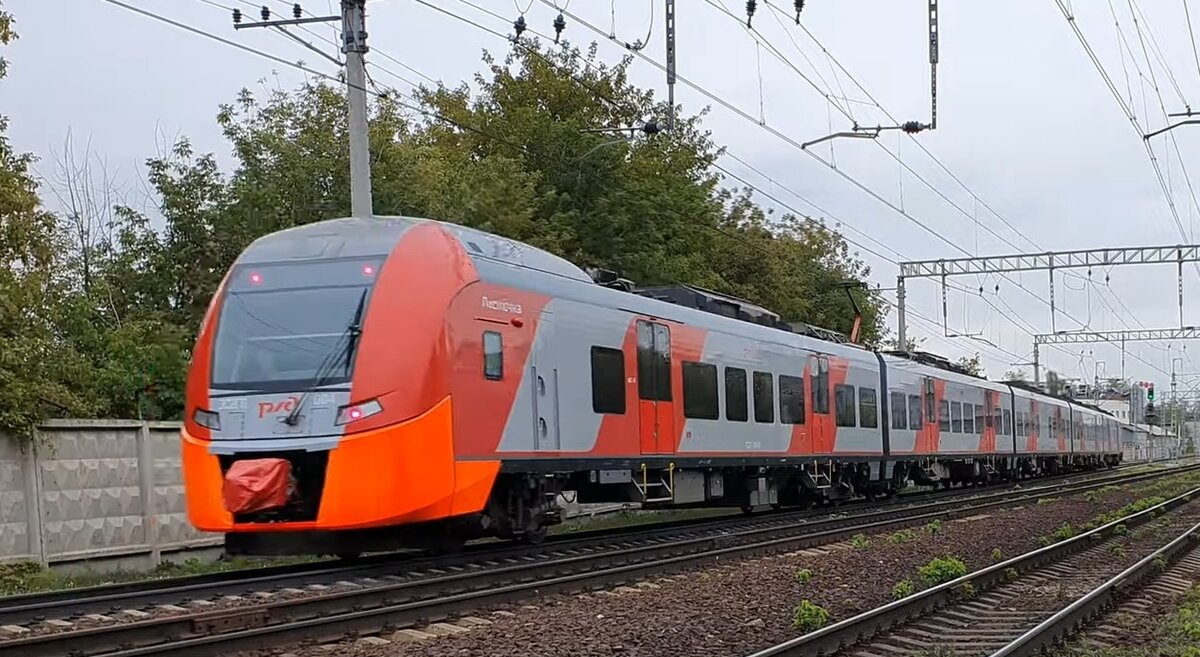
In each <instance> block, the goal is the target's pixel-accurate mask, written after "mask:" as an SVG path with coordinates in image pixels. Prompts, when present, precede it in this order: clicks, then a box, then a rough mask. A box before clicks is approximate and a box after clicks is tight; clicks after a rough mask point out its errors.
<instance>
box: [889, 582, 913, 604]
mask: <svg viewBox="0 0 1200 657" xmlns="http://www.w3.org/2000/svg"><path fill="white" fill-rule="evenodd" d="M914 591H916V588H915V587H913V583H912V582H911V581H910V580H907V579H902V580H900V581H899V582H896V585H895V586H893V587H892V598H894V599H896V600H902V599H904V598H907V597H908V596H910V595H912V594H913V592H914Z"/></svg>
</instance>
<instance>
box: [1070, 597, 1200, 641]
mask: <svg viewBox="0 0 1200 657" xmlns="http://www.w3.org/2000/svg"><path fill="white" fill-rule="evenodd" d="M1086 655H1087V657H1200V585H1196V586H1193V587H1192V589H1191V590H1190V591H1188V592H1187V595H1185V596H1184V599H1183V601H1182V602H1181V603H1180V605H1179V607H1178V608H1176V609H1175V611H1174V612H1173V613H1172V614H1171V615H1170V616H1168V617H1167V618H1166V619H1165V620H1164V621H1162V622H1161V624H1160V625H1159V626H1158V628H1157V629H1156V631H1155V632H1154V643H1153V645H1148V646H1142V647H1138V648H1120V649H1105V650H1100V651H1093V652H1088V653H1086Z"/></svg>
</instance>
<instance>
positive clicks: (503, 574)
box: [0, 466, 1200, 657]
mask: <svg viewBox="0 0 1200 657" xmlns="http://www.w3.org/2000/svg"><path fill="white" fill-rule="evenodd" d="M1198 467H1200V466H1187V467H1180V468H1173V469H1168V470H1164V471H1155V472H1148V473H1142V474H1137V475H1124V476H1121V477H1102V478H1099V479H1092V480H1088V481H1085V482H1064V483H1061V484H1057V485H1048V486H1041V487H1038V488H1035V489H1031V490H1009V491H1002V492H998V493H992V494H988V495H970V496H964V495H962V494H961V492H960V494H959V495H957V496H955V497H954V498H952V499H945V500H940V501H935V502H928V503H923V504H915V505H911V506H908V505H892V506H890V507H888V508H883V509H876V510H872V511H869V512H866V513H862V514H856V515H854V516H849V517H829V518H825V519H819V520H817V519H813V520H810V521H807V522H801V521H797V520H794V519H793V520H792V521H790V522H778V521H777V520H778V517H776V519H775V520H773V521H771V522H767V521H766V520H765V519H764V520H762V521H758V522H757V523H754V522H752V523H750V525H751V526H745V525H743V526H741V527H737V528H734V527H731V526H722V524H721V523H713V524H711V525H710V526H709V527H708V528H707V529H694V528H693V529H689V530H688V531H686V532H676V533H674V534H672V533H670V532H664V530H662V529H658V530H654V531H652V532H649V533H638V532H630V533H629V534H627V535H625V536H623V537H621V538H619V539H617V540H615V541H612V542H610V543H606V544H604V545H599V546H598V545H595V544H594V542H591V543H592V544H591V545H584V544H581V543H582V542H580V541H576V542H574V543H572V542H571V541H562V542H560V543H559V544H558V545H556V546H553V547H552V548H550V549H549V550H548V551H545V552H542V553H538V554H526V555H525V556H524V557H521V558H510V559H504V560H501V559H497V558H495V557H494V556H493V557H492V558H490V559H488V560H486V561H482V562H479V563H478V564H476V565H475V566H473V567H465V566H447V565H445V564H442V566H441V567H439V568H434V569H432V570H428V571H421V572H420V573H419V574H418V573H414V572H405V573H403V574H391V575H379V574H376V575H375V576H373V577H371V578H360V579H358V580H355V581H350V580H344V581H342V582H340V583H335V584H333V585H324V584H316V585H312V584H310V585H308V586H306V587H304V588H301V587H299V586H297V587H284V588H279V587H278V584H279V582H278V581H276V582H273V583H271V584H270V585H269V586H270V587H271V588H261V587H260V588H258V589H257V590H254V591H253V592H252V593H249V594H247V595H238V596H236V599H232V600H229V599H226V600H222V602H223V603H224V604H226V605H228V607H229V608H226V609H219V610H208V609H211V608H212V607H214V606H215V604H214V601H212V600H210V599H205V600H203V601H201V600H191V601H182V600H178V599H177V600H176V602H174V603H167V608H164V607H161V606H160V607H155V608H152V609H136V610H135V609H131V608H130V607H128V606H125V607H122V608H121V609H119V610H117V611H113V612H110V613H98V612H92V613H93V614H97V613H98V617H97V616H92V617H88V615H86V614H85V615H83V616H79V615H78V614H79V613H80V612H78V611H77V610H78V609H80V607H78V606H75V607H71V608H72V609H74V610H76V612H75V616H74V617H73V618H72V620H65V621H59V623H50V622H49V621H42V622H41V625H40V626H39V627H37V628H36V630H30V631H27V632H25V633H19V635H18V636H17V637H16V638H12V639H9V640H7V641H2V642H0V657H8V656H9V655H14V656H15V655H20V656H21V657H39V656H48V655H75V656H78V657H92V656H100V655H104V656H106V657H118V656H119V657H135V656H144V655H167V654H169V655H223V654H228V653H230V652H232V651H236V650H241V649H249V648H256V647H262V646H264V645H272V646H274V645H280V644H285V643H296V642H307V641H319V642H326V641H335V640H340V639H343V638H345V637H347V636H354V635H355V634H371V633H378V632H381V631H393V630H397V629H402V628H406V627H411V626H413V625H417V624H423V623H428V622H431V621H437V620H441V619H444V618H447V617H451V616H454V615H457V614H462V613H464V612H469V611H471V610H474V609H478V608H480V607H485V606H489V605H494V604H498V603H504V602H510V601H514V600H518V599H522V598H525V597H529V596H532V595H535V594H536V595H545V594H548V593H554V592H570V591H578V590H586V589H590V588H596V587H600V586H611V585H614V584H620V583H624V582H628V581H632V580H636V579H639V578H642V577H645V576H647V575H651V574H655V575H657V574H664V573H668V572H672V571H675V570H681V569H685V568H691V567H695V566H696V565H698V564H703V563H708V562H713V561H717V560H720V559H727V558H734V557H742V556H747V555H753V554H760V553H767V552H775V551H783V550H788V549H796V548H803V547H810V546H816V545H821V544H827V543H831V542H836V541H839V540H843V539H845V538H848V537H849V536H851V535H853V534H855V533H858V532H861V531H883V530H886V529H889V528H892V527H897V526H903V525H911V524H917V523H924V522H927V521H929V520H932V519H936V518H940V519H945V518H949V517H958V516H961V515H970V514H973V513H977V512H978V511H980V510H983V509H987V508H993V507H997V506H1002V505H1008V504H1019V503H1021V502H1024V501H1031V500H1034V499H1038V498H1042V497H1046V496H1051V495H1059V494H1063V493H1066V492H1072V493H1073V492H1079V491H1084V490H1090V489H1095V488H1099V487H1102V486H1106V485H1110V484H1113V483H1116V482H1118V481H1120V482H1123V483H1128V482H1133V481H1141V480H1145V479H1151V478H1156V477H1161V476H1164V475H1168V474H1177V473H1180V472H1185V471H1188V470H1193V469H1196V468H1198ZM745 522H746V521H745V520H743V523H745ZM584 542H587V541H584ZM162 594H163V592H162V591H158V592H157V593H155V595H162ZM128 599H133V598H127V600H128ZM139 599H144V598H139ZM202 602H203V603H205V604H201V603H202ZM63 604H64V605H70V603H69V602H65V603H63ZM87 604H96V601H95V600H92V601H89V602H88V603H87ZM206 608H208V609H206ZM131 612H136V613H131ZM3 614H4V612H3V610H0V618H3V617H4V615H3ZM48 626H49V627H48Z"/></svg>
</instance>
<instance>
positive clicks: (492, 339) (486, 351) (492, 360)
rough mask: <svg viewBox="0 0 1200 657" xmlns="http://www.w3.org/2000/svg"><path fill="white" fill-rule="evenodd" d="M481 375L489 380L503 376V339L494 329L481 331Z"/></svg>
mask: <svg viewBox="0 0 1200 657" xmlns="http://www.w3.org/2000/svg"><path fill="white" fill-rule="evenodd" d="M483 376H484V378H486V379H488V380H489V381H499V380H500V379H503V378H504V340H503V338H501V337H500V334H499V333H497V332H495V331H484V332H483Z"/></svg>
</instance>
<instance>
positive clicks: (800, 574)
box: [796, 568, 812, 584]
mask: <svg viewBox="0 0 1200 657" xmlns="http://www.w3.org/2000/svg"><path fill="white" fill-rule="evenodd" d="M811 581H812V571H811V570H809V569H807V568H801V569H800V570H797V571H796V582H797V583H799V584H808V583H809V582H811Z"/></svg>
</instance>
